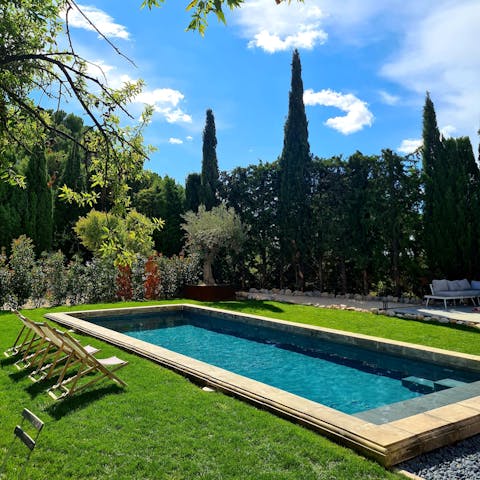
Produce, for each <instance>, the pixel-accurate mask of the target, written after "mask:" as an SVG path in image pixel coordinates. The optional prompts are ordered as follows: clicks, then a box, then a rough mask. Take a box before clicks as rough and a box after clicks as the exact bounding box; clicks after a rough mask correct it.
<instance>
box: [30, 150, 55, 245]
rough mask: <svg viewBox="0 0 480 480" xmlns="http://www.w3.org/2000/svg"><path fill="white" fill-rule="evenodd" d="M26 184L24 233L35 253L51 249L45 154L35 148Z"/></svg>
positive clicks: (51, 215)
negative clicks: (33, 246)
mask: <svg viewBox="0 0 480 480" xmlns="http://www.w3.org/2000/svg"><path fill="white" fill-rule="evenodd" d="M25 178H26V182H27V211H26V215H25V232H26V234H27V236H28V237H30V238H31V239H32V240H33V244H34V245H35V250H36V253H37V254H39V253H41V252H43V251H49V250H50V249H51V248H52V229H53V205H52V191H51V189H50V187H49V185H48V183H47V162H46V159H45V152H44V151H43V150H42V149H41V148H40V147H37V148H36V149H35V150H34V151H33V152H32V155H31V156H30V159H29V161H28V166H27V170H26V174H25Z"/></svg>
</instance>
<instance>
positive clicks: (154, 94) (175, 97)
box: [135, 88, 192, 123]
mask: <svg viewBox="0 0 480 480" xmlns="http://www.w3.org/2000/svg"><path fill="white" fill-rule="evenodd" d="M184 98H185V96H184V95H183V93H181V92H179V91H178V90H173V89H171V88H156V89H154V90H144V91H143V92H142V93H140V94H139V95H137V96H136V98H135V102H139V103H146V104H148V105H153V109H154V111H155V112H157V113H159V114H160V115H162V116H163V117H164V118H165V120H166V121H167V122H168V123H179V122H181V123H192V117H191V116H190V115H189V114H188V113H185V112H184V111H183V110H182V109H181V108H180V107H178V105H179V104H180V102H181V101H182V100H183V99H184Z"/></svg>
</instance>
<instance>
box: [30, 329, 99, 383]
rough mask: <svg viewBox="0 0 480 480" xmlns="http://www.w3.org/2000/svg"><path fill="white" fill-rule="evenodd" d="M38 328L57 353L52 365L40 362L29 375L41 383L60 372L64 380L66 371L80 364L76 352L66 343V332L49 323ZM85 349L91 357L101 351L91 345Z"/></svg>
mask: <svg viewBox="0 0 480 480" xmlns="http://www.w3.org/2000/svg"><path fill="white" fill-rule="evenodd" d="M37 326H38V328H39V329H40V330H41V331H42V332H43V334H44V336H45V337H46V338H48V339H49V341H50V342H51V343H52V344H53V345H54V346H55V347H56V352H55V354H54V355H53V357H52V358H51V360H50V363H47V364H45V362H44V361H42V362H40V364H39V365H38V367H37V369H36V370H34V371H33V372H32V373H31V374H30V375H29V378H30V380H32V381H33V382H39V381H41V380H45V379H48V378H51V377H52V376H54V374H55V373H56V372H58V371H60V376H61V377H62V378H63V376H64V375H65V371H66V370H67V369H68V368H70V367H72V366H74V365H75V364H76V363H78V359H76V357H75V352H74V351H73V350H72V349H71V347H70V346H69V344H68V343H67V342H66V341H65V336H64V332H62V331H61V330H58V329H56V328H54V327H52V326H50V325H48V323H39V324H37ZM70 338H73V337H70ZM74 341H75V342H77V343H78V340H77V339H74ZM84 349H85V350H86V351H87V352H88V353H89V354H91V355H94V354H96V353H98V352H99V351H100V349H98V348H95V347H92V346H91V345H86V346H85V347H84Z"/></svg>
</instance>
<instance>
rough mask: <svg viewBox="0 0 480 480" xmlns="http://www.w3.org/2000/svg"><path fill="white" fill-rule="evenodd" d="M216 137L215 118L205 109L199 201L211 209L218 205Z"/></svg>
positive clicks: (210, 111)
mask: <svg viewBox="0 0 480 480" xmlns="http://www.w3.org/2000/svg"><path fill="white" fill-rule="evenodd" d="M216 148H217V137H216V134H215V118H214V116H213V112H212V110H211V109H208V110H207V119H206V123H205V129H204V130H203V147H202V153H203V157H202V174H201V178H202V197H201V202H202V203H203V204H204V205H205V208H206V209H207V211H208V210H211V209H212V208H213V207H215V206H216V205H218V203H219V202H218V198H217V190H218V176H219V175H218V162H217V153H216Z"/></svg>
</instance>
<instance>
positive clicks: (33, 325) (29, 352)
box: [15, 313, 55, 370]
mask: <svg viewBox="0 0 480 480" xmlns="http://www.w3.org/2000/svg"><path fill="white" fill-rule="evenodd" d="M17 315H18V317H19V318H20V320H21V321H22V322H23V324H24V326H25V327H26V328H29V329H30V330H31V331H32V332H33V333H34V335H35V339H37V341H36V344H35V345H33V344H31V345H30V346H29V347H28V348H26V349H25V350H24V351H23V355H22V358H20V359H19V360H17V361H16V362H15V366H16V367H17V368H18V369H19V370H22V369H24V368H33V367H37V368H38V366H39V365H42V364H43V362H45V360H46V359H47V358H48V356H49V355H51V354H53V353H54V351H55V345H54V344H53V343H52V342H51V341H50V338H49V337H47V336H45V334H44V332H43V331H42V330H41V328H40V327H41V326H43V325H46V324H45V323H41V322H33V321H32V320H29V319H28V318H27V317H24V316H23V315H22V314H21V313H17Z"/></svg>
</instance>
